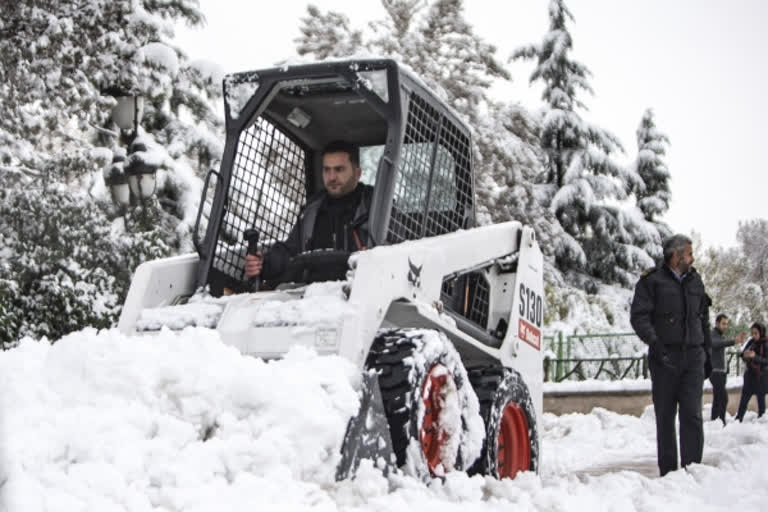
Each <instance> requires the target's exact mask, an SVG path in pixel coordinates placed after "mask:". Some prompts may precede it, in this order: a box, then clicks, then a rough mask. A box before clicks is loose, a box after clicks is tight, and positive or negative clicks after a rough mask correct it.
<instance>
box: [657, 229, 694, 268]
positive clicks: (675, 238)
mask: <svg viewBox="0 0 768 512" xmlns="http://www.w3.org/2000/svg"><path fill="white" fill-rule="evenodd" d="M691 244H693V242H692V241H691V239H690V238H688V237H687V236H685V235H680V234H678V235H672V236H671V237H669V238H667V239H666V240H664V245H663V246H662V249H663V250H664V263H669V260H671V259H672V255H673V254H675V253H676V252H683V250H684V249H685V246H686V245H691Z"/></svg>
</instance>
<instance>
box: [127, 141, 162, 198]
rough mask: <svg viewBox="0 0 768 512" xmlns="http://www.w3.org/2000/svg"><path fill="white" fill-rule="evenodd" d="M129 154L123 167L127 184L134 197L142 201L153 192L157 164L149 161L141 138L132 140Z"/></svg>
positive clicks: (145, 146)
mask: <svg viewBox="0 0 768 512" xmlns="http://www.w3.org/2000/svg"><path fill="white" fill-rule="evenodd" d="M129 151H130V155H129V156H128V163H127V164H126V167H125V174H126V176H127V177H128V185H129V186H130V189H131V193H132V194H133V195H134V197H137V198H139V199H140V200H141V201H142V202H143V201H145V200H147V199H149V198H150V197H152V194H154V193H155V185H156V177H155V173H156V172H157V167H158V166H157V165H156V164H154V163H153V162H151V159H150V155H149V153H148V152H147V145H146V144H144V142H142V141H141V140H138V139H136V140H134V141H133V143H131V146H130V149H129Z"/></svg>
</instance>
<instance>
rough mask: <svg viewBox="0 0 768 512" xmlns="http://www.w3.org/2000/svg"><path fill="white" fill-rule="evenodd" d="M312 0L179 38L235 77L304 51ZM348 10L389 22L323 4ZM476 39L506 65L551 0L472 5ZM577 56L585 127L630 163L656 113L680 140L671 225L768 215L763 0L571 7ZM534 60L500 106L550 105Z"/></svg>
mask: <svg viewBox="0 0 768 512" xmlns="http://www.w3.org/2000/svg"><path fill="white" fill-rule="evenodd" d="M307 3H308V2H307V1H306V0H281V2H280V9H279V12H277V9H269V10H268V11H265V10H264V9H263V5H264V4H263V3H259V2H253V1H249V0H200V5H201V9H202V11H203V13H204V15H205V16H206V18H207V26H206V27H205V28H203V29H195V30H190V29H186V28H181V29H180V30H178V32H177V38H176V41H177V43H179V45H180V46H181V47H182V48H183V49H184V50H186V51H187V53H188V54H189V56H190V57H192V58H193V59H194V58H203V59H206V60H211V61H213V62H216V63H218V64H219V65H220V66H222V68H223V69H224V71H226V72H235V71H246V70H254V69H260V68H264V67H270V66H271V65H272V64H274V63H275V62H277V61H279V60H281V59H284V58H290V57H292V56H293V55H295V53H294V52H295V44H294V42H293V40H294V39H295V38H296V37H297V36H298V34H299V31H298V26H299V21H298V20H299V19H300V17H302V16H304V15H305V12H306V5H307ZM314 3H315V4H316V5H318V6H319V7H321V9H323V10H335V11H339V12H344V13H345V14H347V16H348V17H349V19H350V21H351V23H352V25H353V26H354V27H356V28H363V29H364V28H365V23H366V22H367V21H370V20H373V19H377V18H380V17H381V15H382V14H383V9H382V8H381V4H380V2H379V1H378V0H325V1H316V2H314ZM465 5H466V7H465V9H466V17H467V19H468V21H469V22H470V23H471V24H472V25H473V27H474V29H475V32H476V33H477V34H479V35H480V36H482V37H483V38H484V39H485V41H486V42H488V43H491V44H494V45H496V47H497V48H498V52H497V55H498V56H499V57H500V58H501V59H503V60H506V58H507V57H508V56H509V55H510V54H511V53H512V51H513V50H514V49H516V48H518V47H520V46H522V45H527V44H530V43H538V42H540V41H541V39H542V37H543V36H544V34H545V33H546V31H547V30H548V23H549V22H548V17H547V5H548V2H546V1H545V0H515V1H512V2H510V1H501V0H484V1H474V2H465ZM566 5H567V6H568V8H569V9H570V11H571V12H572V14H573V15H574V17H575V22H571V23H570V24H569V27H570V31H571V34H572V36H573V41H574V48H573V52H572V57H573V58H575V59H576V60H578V61H580V62H581V63H583V64H585V65H586V66H587V67H588V68H589V69H590V71H591V72H592V75H593V76H592V78H591V81H590V83H591V85H592V88H593V90H594V92H595V95H594V96H592V97H590V96H588V95H586V93H585V94H584V95H583V96H581V100H582V101H583V102H584V103H585V104H586V106H587V107H588V109H589V111H588V112H583V113H582V115H583V117H584V119H586V120H588V121H590V122H592V123H594V124H597V125H598V126H600V127H602V128H604V129H607V130H609V131H610V132H612V133H614V134H615V135H617V136H618V137H619V139H620V140H621V142H622V144H623V145H624V148H625V152H626V154H625V155H623V156H619V157H618V160H619V161H622V162H629V161H630V160H632V159H633V158H634V156H635V152H636V150H637V145H636V136H635V130H636V129H637V127H638V125H639V123H640V119H641V116H642V114H643V112H644V111H645V109H646V108H652V109H653V110H654V113H655V116H656V125H657V128H658V129H659V130H660V131H661V132H663V133H665V134H666V135H667V136H668V137H669V139H670V142H671V145H670V147H669V150H668V154H667V159H666V162H667V165H668V168H669V170H670V173H671V176H672V179H671V190H672V203H671V206H670V210H669V212H668V213H667V215H666V216H665V220H666V221H667V222H668V223H669V224H670V225H671V227H672V228H673V230H675V231H677V232H682V233H686V234H690V233H691V232H692V231H695V232H697V233H699V234H700V235H701V237H702V242H703V244H704V245H709V246H733V245H735V244H736V230H737V228H738V223H739V221H743V220H749V219H755V218H768V215H766V213H765V207H764V203H763V198H764V197H765V194H766V191H768V173H766V172H765V169H767V168H768V156H766V152H765V151H763V149H762V148H763V147H764V144H763V141H762V140H761V133H762V132H763V130H762V128H763V125H764V120H765V119H768V100H766V99H765V95H764V94H763V92H764V91H763V90H764V84H765V83H766V82H767V81H768V66H765V65H764V50H765V48H768V32H766V31H765V30H764V26H765V25H766V23H768V3H766V2H763V1H762V0H735V1H727V0H676V1H674V2H669V1H665V0H647V1H644V2H598V1H595V0H569V1H568V2H567V4H566ZM532 66H533V65H532V63H530V62H528V63H512V64H510V70H511V72H512V75H513V82H512V83H511V84H502V85H498V86H496V87H495V88H494V94H496V95H497V97H499V99H505V100H509V101H519V102H520V103H522V104H524V105H525V106H527V107H529V108H531V109H536V108H538V107H540V106H541V101H540V88H536V87H531V86H530V85H529V83H528V77H529V75H530V73H531V71H532Z"/></svg>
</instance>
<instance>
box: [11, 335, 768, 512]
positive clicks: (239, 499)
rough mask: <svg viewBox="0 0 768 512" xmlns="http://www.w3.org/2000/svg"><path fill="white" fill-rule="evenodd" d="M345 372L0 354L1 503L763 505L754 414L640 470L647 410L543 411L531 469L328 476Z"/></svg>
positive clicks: (767, 434)
mask: <svg viewBox="0 0 768 512" xmlns="http://www.w3.org/2000/svg"><path fill="white" fill-rule="evenodd" d="M356 380H357V376H356V375H355V371H354V369H353V368H352V367H351V365H349V364H348V363H347V362H345V361H344V360H342V359H340V358H338V357H328V356H326V357H319V356H316V355H315V354H314V353H312V352H309V351H307V350H304V349H296V350H293V351H291V352H290V353H289V354H288V356H287V357H286V358H285V359H284V360H281V361H274V362H269V363H266V362H264V361H261V360H258V359H254V358H250V357H243V356H241V355H240V354H239V353H238V352H236V351H235V350H234V349H232V348H229V347H226V346H225V345H223V344H222V343H221V342H220V341H219V340H218V336H217V334H216V333H215V332H214V331H211V330H207V329H202V328H194V329H192V328H190V329H187V330H185V331H183V332H181V333H179V334H175V333H171V332H168V331H164V332H161V333H160V334H159V335H157V336H155V337H146V338H138V337H134V338H128V337H125V336H123V335H122V334H120V333H118V332H117V331H115V330H111V331H103V332H100V333H97V332H95V331H93V330H86V331H83V332H79V333H75V334H72V335H70V336H67V337H65V338H63V339H62V340H61V341H59V342H58V343H56V344H55V345H53V346H51V345H49V344H48V343H45V342H35V341H31V340H25V341H23V342H22V343H21V345H20V346H19V347H17V348H16V349H13V350H11V351H6V352H3V353H0V385H1V386H2V389H3V393H2V394H1V395H0V400H2V403H1V404H0V405H1V406H2V408H1V409H0V412H2V420H3V423H2V426H3V433H2V436H1V439H2V441H3V446H2V453H3V455H4V460H3V464H2V475H0V482H2V487H1V490H2V498H3V501H2V502H1V503H2V504H3V505H4V507H5V509H6V510H12V511H16V510H24V511H38V510H62V511H78V510H99V511H108V510H130V511H142V510H162V511H175V510H192V511H202V510H253V509H254V508H253V507H258V508H257V509H258V510H310V509H311V510H366V511H367V510H381V511H391V510H457V511H458V510H461V511H462V512H466V511H467V510H505V511H508V510H512V509H514V510H622V511H624V510H629V511H631V510H697V511H714V510H723V509H724V508H726V507H733V509H734V510H737V509H738V510H739V511H740V512H743V511H751V510H754V511H757V510H763V509H764V506H765V503H766V500H767V499H768V472H766V471H765V469H764V467H763V464H764V461H765V460H768V421H766V418H764V419H761V420H757V419H756V417H755V415H754V413H748V415H747V418H746V422H745V423H744V424H736V423H733V422H731V423H730V424H729V425H728V426H727V427H726V428H724V429H723V428H722V427H721V426H720V424H719V422H718V423H714V422H707V423H706V446H705V460H704V464H702V465H697V466H693V467H691V468H690V469H689V471H687V472H686V471H678V472H675V473H673V474H670V475H668V476H667V477H665V478H663V479H658V478H655V474H656V472H655V441H654V439H655V438H654V423H653V414H652V410H650V409H649V410H647V411H646V414H645V415H644V416H643V417H640V418H635V417H631V416H622V415H617V414H614V413H611V412H608V411H605V410H602V409H595V410H594V411H593V412H592V414H589V415H579V414H572V415H566V416H561V417H556V416H553V415H551V414H545V415H544V417H543V418H542V421H541V427H540V432H541V433H542V435H543V440H542V441H543V446H542V453H543V456H542V457H543V458H542V469H541V472H540V474H539V475H535V474H523V475H519V476H518V478H516V479H515V480H514V481H509V480H507V481H501V482H499V481H495V480H492V479H488V478H482V477H479V476H476V477H472V478H470V477H467V476H466V475H465V474H453V473H452V474H449V476H448V477H447V478H446V479H445V480H444V481H443V482H441V481H434V482H433V483H432V484H431V485H424V484H423V483H421V482H420V481H418V480H415V479H411V478H406V477H402V476H396V477H392V478H390V479H386V478H384V477H383V476H382V475H381V473H379V472H378V471H377V470H374V469H372V468H371V467H370V466H366V467H364V468H363V469H362V470H361V471H360V473H359V476H358V478H357V479H356V480H354V481H346V482H340V483H336V482H334V481H333V475H334V471H335V466H336V463H337V462H338V460H339V455H338V448H339V446H340V444H341V439H342V436H343V434H344V429H345V427H346V422H347V419H348V418H349V417H350V415H351V414H353V412H354V411H355V410H356V407H357V403H358V398H357V395H356V393H355V390H354V385H355V383H356Z"/></svg>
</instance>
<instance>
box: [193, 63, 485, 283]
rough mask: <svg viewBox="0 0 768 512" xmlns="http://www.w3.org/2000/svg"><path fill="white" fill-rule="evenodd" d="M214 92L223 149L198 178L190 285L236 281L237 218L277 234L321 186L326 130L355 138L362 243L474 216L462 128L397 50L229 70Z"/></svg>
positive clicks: (240, 252)
mask: <svg viewBox="0 0 768 512" xmlns="http://www.w3.org/2000/svg"><path fill="white" fill-rule="evenodd" d="M224 99H225V114H226V143H225V149H224V155H223V157H222V163H221V167H220V169H219V171H218V172H216V171H211V173H209V176H208V178H207V180H206V183H207V186H208V185H211V187H212V188H214V190H215V191H214V193H213V199H212V200H211V201H210V202H209V203H208V204H207V205H206V204H205V203H201V211H200V214H199V215H198V224H197V225H196V227H195V246H196V249H197V252H198V254H199V256H200V266H199V271H198V277H197V285H198V286H203V285H206V284H207V285H209V286H210V290H211V293H213V294H214V295H219V294H221V293H222V292H223V291H224V290H225V289H230V290H233V291H235V292H237V291H243V290H244V289H245V286H246V277H245V274H244V263H243V257H244V254H245V242H244V241H243V232H244V231H245V230H246V229H248V228H252V227H255V228H256V229H257V230H259V232H260V245H261V246H262V247H265V248H268V247H269V246H270V245H272V244H273V243H275V242H278V241H281V240H284V239H285V238H287V236H288V234H289V232H290V230H291V228H292V227H293V226H294V224H295V223H296V221H297V219H298V216H299V213H300V211H301V209H302V207H303V206H304V205H305V204H306V203H307V199H308V198H311V197H312V196H313V195H315V194H316V193H318V192H319V191H321V190H322V187H323V182H322V175H321V167H322V166H321V160H322V159H321V150H322V148H323V147H324V146H325V145H326V144H327V143H328V142H330V141H333V140H346V141H349V142H351V143H354V144H356V145H358V146H360V148H361V158H360V160H361V162H360V164H361V168H362V170H363V174H362V179H361V182H362V183H366V184H368V185H373V186H374V194H373V201H372V205H371V210H370V214H369V219H368V232H369V233H370V239H369V240H365V241H363V244H364V245H365V246H367V247H373V246H376V245H382V244H394V243H399V242H403V241H406V240H416V239H420V238H424V237H429V236H435V235H440V234H444V233H449V232H452V231H456V230H458V229H462V228H469V227H472V226H473V225H474V194H473V179H472V173H471V143H470V137H469V130H468V129H467V127H466V126H465V125H464V124H463V123H462V122H461V121H460V120H459V119H458V118H457V117H456V116H455V114H453V112H451V111H450V110H449V109H447V108H446V107H445V106H443V104H442V103H441V102H440V101H439V100H438V99H437V98H435V97H434V95H433V94H432V93H431V92H430V91H429V90H427V89H426V88H425V87H424V86H423V85H422V84H421V82H420V80H419V79H417V78H415V77H414V76H413V75H412V74H411V73H410V72H408V71H407V70H405V69H403V68H402V67H400V66H399V65H398V64H397V63H396V62H394V61H392V60H387V59H382V60H345V61H333V62H327V63H321V64H311V65H301V66H285V67H281V68H273V69H267V70H263V71H256V72H248V73H238V74H233V75H229V76H227V77H226V78H225V80H224ZM213 178H215V186H213V185H212V183H213ZM203 217H207V226H205V228H204V236H203V238H202V240H200V239H199V233H200V232H201V231H202V230H201V227H200V219H201V218H203Z"/></svg>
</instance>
